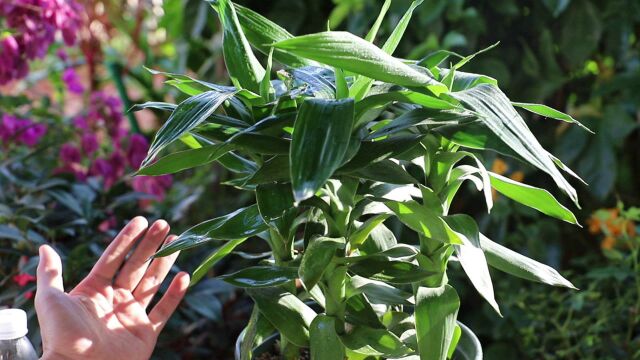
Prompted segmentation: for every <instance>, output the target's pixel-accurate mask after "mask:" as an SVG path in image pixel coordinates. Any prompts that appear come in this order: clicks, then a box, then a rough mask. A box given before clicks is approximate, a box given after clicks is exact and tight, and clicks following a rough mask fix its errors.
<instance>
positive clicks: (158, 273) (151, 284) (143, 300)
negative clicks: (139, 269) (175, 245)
mask: <svg viewBox="0 0 640 360" xmlns="http://www.w3.org/2000/svg"><path fill="white" fill-rule="evenodd" d="M174 239H176V236H175V235H171V236H169V237H167V240H166V242H165V243H167V244H168V243H170V242H171V241H173V240H174ZM178 255H180V252H179V251H178V252H175V253H173V254H171V255H168V256H164V257H159V258H156V259H154V260H153V261H152V262H151V265H149V268H148V269H147V272H146V273H145V274H144V276H143V277H142V279H141V280H140V282H139V283H138V286H137V287H136V288H135V290H134V291H133V297H135V299H136V300H137V301H138V302H139V303H140V305H142V307H143V308H146V307H147V306H149V303H150V302H151V299H153V296H154V295H155V294H156V293H157V292H158V289H160V285H161V284H162V282H163V281H164V279H165V278H166V277H167V275H168V274H169V271H171V267H172V266H173V263H175V262H176V259H177V258H178Z"/></svg>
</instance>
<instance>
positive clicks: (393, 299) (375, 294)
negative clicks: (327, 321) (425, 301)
mask: <svg viewBox="0 0 640 360" xmlns="http://www.w3.org/2000/svg"><path fill="white" fill-rule="evenodd" d="M347 292H348V297H350V296H353V295H355V294H360V293H362V294H365V295H366V296H367V298H368V299H369V301H370V302H371V303H372V304H387V305H412V304H413V295H412V294H411V293H408V292H405V291H402V290H400V289H398V287H396V286H392V285H389V284H386V283H384V282H382V281H378V280H372V279H367V278H363V277H361V276H353V277H351V282H350V283H349V287H347Z"/></svg>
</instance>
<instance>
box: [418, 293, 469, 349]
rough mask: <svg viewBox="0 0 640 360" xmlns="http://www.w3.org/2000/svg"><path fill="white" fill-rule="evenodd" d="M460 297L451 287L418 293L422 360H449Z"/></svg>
mask: <svg viewBox="0 0 640 360" xmlns="http://www.w3.org/2000/svg"><path fill="white" fill-rule="evenodd" d="M459 308H460V298H459V297H458V294H457V293H456V291H455V289H454V288H453V287H451V286H450V285H443V286H441V287H438V288H428V287H424V286H420V287H418V289H417V290H416V307H415V315H414V317H415V323H416V337H417V339H418V352H419V353H420V360H446V359H447V353H448V350H449V347H450V344H451V341H452V339H453V334H454V331H455V326H456V317H457V316H458V309H459Z"/></svg>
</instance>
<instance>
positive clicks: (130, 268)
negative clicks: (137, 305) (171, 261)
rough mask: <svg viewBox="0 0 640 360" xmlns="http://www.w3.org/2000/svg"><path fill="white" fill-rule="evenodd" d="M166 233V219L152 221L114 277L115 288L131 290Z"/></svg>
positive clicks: (167, 230) (167, 229)
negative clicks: (142, 237)
mask: <svg viewBox="0 0 640 360" xmlns="http://www.w3.org/2000/svg"><path fill="white" fill-rule="evenodd" d="M168 234H169V224H167V222H166V221H164V220H158V221H156V222H154V223H153V225H151V227H149V230H148V231H147V233H146V234H145V236H144V239H142V241H141V242H140V244H139V245H138V246H137V248H136V249H135V250H134V251H133V254H132V255H131V256H130V257H129V258H128V259H127V260H126V262H125V264H124V266H123V267H122V269H121V270H120V272H119V273H118V276H117V277H116V280H115V282H114V285H115V286H116V287H117V288H122V289H126V290H129V291H133V290H134V289H135V288H136V286H137V285H138V283H139V282H140V280H141V279H142V277H143V276H144V274H145V272H146V270H147V268H148V267H149V263H150V261H149V257H151V256H152V255H153V254H154V253H155V252H156V251H157V250H158V247H160V245H161V244H162V243H163V242H164V240H165V238H166V237H167V235H168Z"/></svg>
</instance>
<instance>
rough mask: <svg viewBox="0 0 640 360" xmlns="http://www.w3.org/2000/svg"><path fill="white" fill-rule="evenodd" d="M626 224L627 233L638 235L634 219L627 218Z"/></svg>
mask: <svg viewBox="0 0 640 360" xmlns="http://www.w3.org/2000/svg"><path fill="white" fill-rule="evenodd" d="M624 224H625V225H624V228H625V230H626V232H627V235H629V236H636V224H635V223H634V222H633V221H632V220H625V221H624Z"/></svg>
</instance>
